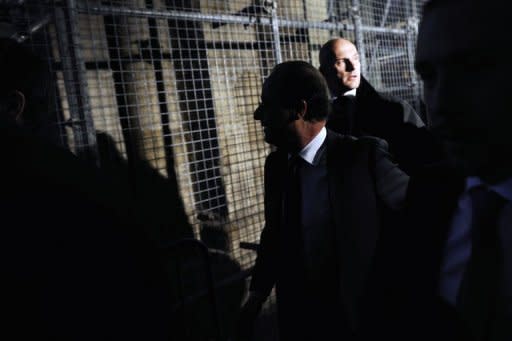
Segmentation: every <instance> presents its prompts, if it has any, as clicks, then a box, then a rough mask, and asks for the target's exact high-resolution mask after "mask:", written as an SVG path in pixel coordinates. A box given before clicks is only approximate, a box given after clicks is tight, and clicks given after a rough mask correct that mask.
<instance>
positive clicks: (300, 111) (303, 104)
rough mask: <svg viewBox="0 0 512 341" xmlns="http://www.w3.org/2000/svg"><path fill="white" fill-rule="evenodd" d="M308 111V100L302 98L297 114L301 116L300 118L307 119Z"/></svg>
mask: <svg viewBox="0 0 512 341" xmlns="http://www.w3.org/2000/svg"><path fill="white" fill-rule="evenodd" d="M307 112H308V102H306V101H305V100H303V99H301V100H300V101H299V103H298V106H297V115H298V116H299V118H302V119H305V118H304V117H306V113H307Z"/></svg>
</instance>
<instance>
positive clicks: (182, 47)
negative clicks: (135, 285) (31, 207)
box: [0, 0, 420, 340]
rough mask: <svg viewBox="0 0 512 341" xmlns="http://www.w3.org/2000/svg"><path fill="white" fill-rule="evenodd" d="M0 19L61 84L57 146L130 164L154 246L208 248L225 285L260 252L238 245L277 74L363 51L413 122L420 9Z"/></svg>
mask: <svg viewBox="0 0 512 341" xmlns="http://www.w3.org/2000/svg"><path fill="white" fill-rule="evenodd" d="M1 5H2V7H1V10H2V11H1V13H0V20H1V21H2V22H4V23H9V24H10V25H11V26H12V30H13V31H12V32H10V33H8V34H7V33H2V34H3V35H9V36H12V37H14V38H16V39H18V40H20V41H25V42H27V43H29V44H30V45H31V46H32V47H33V48H34V50H35V51H36V52H37V53H38V54H39V55H41V56H42V57H43V58H45V60H47V61H48V65H49V68H50V69H51V71H52V74H53V75H54V78H55V80H56V86H55V93H54V96H53V100H52V101H51V104H50V105H49V108H48V112H49V113H52V114H54V115H53V116H55V117H56V122H57V124H56V127H57V128H58V131H59V134H58V137H59V140H60V143H61V144H62V145H64V146H67V147H68V148H70V149H71V150H72V151H74V152H75V153H76V154H78V155H80V156H82V157H84V158H87V159H90V160H92V161H94V162H96V163H97V164H98V165H99V166H101V167H104V168H105V167H106V168H109V169H114V170H116V169H118V168H115V167H112V163H113V162H114V161H115V162H118V163H120V164H125V165H126V167H128V169H129V172H128V174H129V176H128V179H129V181H128V182H127V184H126V186H131V187H134V188H136V192H137V193H138V194H139V195H141V198H140V201H141V203H143V204H144V205H146V206H148V207H146V208H144V209H145V210H146V212H149V213H147V217H148V219H149V220H151V221H152V220H155V221H158V224H154V226H158V228H157V229H155V231H152V232H151V233H152V236H153V237H154V238H155V240H157V241H158V242H161V243H165V242H167V241H169V240H170V239H176V238H180V237H184V236H194V237H195V238H198V239H201V240H203V241H204V242H205V243H206V244H207V245H208V246H209V247H211V248H212V249H216V250H217V252H220V253H222V254H223V255H224V256H223V257H219V258H222V260H223V261H224V262H226V259H229V262H230V264H229V266H228V268H230V269H231V270H230V271H224V272H223V271H218V273H217V277H216V278H217V280H219V281H222V280H226V279H229V278H232V277H236V272H237V271H244V270H247V269H249V268H250V267H251V266H252V265H253V263H254V258H255V252H254V251H253V250H247V249H243V248H240V242H249V243H256V242H258V239H259V235H260V232H261V229H262V227H263V224H264V217H263V165H264V160H265V156H266V155H267V154H268V153H269V151H270V148H269V147H268V146H267V145H266V144H265V143H264V142H263V135H262V131H261V128H260V126H259V123H257V122H255V121H254V120H253V117H252V113H253V111H254V109H255V107H256V106H257V104H258V102H259V96H260V90H261V84H262V82H263V80H264V79H265V77H266V76H267V75H268V74H269V73H270V71H271V69H272V67H273V66H274V65H275V64H276V63H279V62H281V61H286V60H293V59H300V60H306V61H309V62H311V63H312V64H313V65H315V66H318V52H319V49H320V47H321V46H322V44H323V43H324V42H326V41H327V40H328V39H330V38H332V37H337V36H343V37H346V38H348V39H350V40H352V41H354V42H355V43H356V44H357V46H358V48H359V50H360V52H361V56H362V58H361V61H362V64H363V70H365V71H364V74H365V76H366V77H367V78H368V79H369V81H370V82H371V83H372V84H373V85H374V86H375V87H376V88H377V89H378V90H381V91H383V92H386V93H390V94H393V95H396V96H398V97H400V98H402V99H405V100H407V101H409V103H411V104H412V105H413V106H415V107H416V108H419V101H420V84H419V82H418V80H417V77H416V74H415V72H414V69H413V58H414V56H413V54H414V49H415V45H414V44H415V37H416V34H417V23H418V18H419V13H418V12H419V5H420V4H419V3H417V2H416V1H410V0H396V1H391V0H360V1H359V0H344V1H343V0H339V1H334V0H281V1H267V0H234V1H223V0H103V1H100V0H89V1H86V0H65V1H28V0H27V1H4V2H1ZM139 164H144V165H146V166H147V168H145V169H152V170H156V173H152V176H153V177H155V176H156V177H158V181H156V180H155V181H152V182H151V184H150V185H148V184H147V183H146V182H144V181H142V180H140V178H141V177H142V175H141V174H142V173H140V168H138V165H139ZM144 174H146V173H144ZM166 186H167V187H166ZM163 187H165V190H163V189H162V188H163ZM141 193H142V194H141ZM157 211H158V213H155V212H157ZM154 215H159V218H158V219H157V218H154ZM218 266H219V267H222V265H218ZM233 269H235V270H233ZM238 280H239V281H240V279H238ZM272 302H273V301H272V300H271V301H270V302H269V303H268V304H267V305H266V309H267V311H269V312H270V313H271V312H273V308H272V306H273V303H272ZM221 305H222V302H221ZM267 316H272V315H271V314H270V315H267ZM264 320H265V321H264V322H261V324H260V327H261V329H262V330H264V329H265V328H267V331H268V329H269V328H270V329H272V331H271V334H272V335H273V336H271V337H269V336H268V334H267V335H266V336H262V338H263V339H266V340H269V339H272V338H276V336H275V335H276V332H275V321H274V322H272V321H270V320H271V319H270V320H269V319H268V318H265V319H264ZM269 321H270V322H269ZM269 326H270V327H269Z"/></svg>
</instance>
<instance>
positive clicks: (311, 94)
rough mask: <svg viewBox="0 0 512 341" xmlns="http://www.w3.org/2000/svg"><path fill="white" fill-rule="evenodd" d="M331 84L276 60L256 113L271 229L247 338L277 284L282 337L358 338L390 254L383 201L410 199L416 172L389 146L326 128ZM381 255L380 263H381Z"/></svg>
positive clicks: (255, 280) (394, 203) (391, 205)
mask: <svg viewBox="0 0 512 341" xmlns="http://www.w3.org/2000/svg"><path fill="white" fill-rule="evenodd" d="M328 91H329V90H328V88H327V84H326V82H325V80H324V78H323V77H322V75H321V74H320V72H319V71H318V70H316V69H315V68H314V67H313V66H311V65H310V64H308V63H305V62H301V61H292V62H285V63H282V64H279V65H277V66H276V67H275V68H274V70H273V71H272V73H271V74H270V76H269V77H268V78H267V79H266V81H265V83H264V84H263V90H262V104H261V105H260V106H259V107H258V108H257V110H256V111H255V113H254V118H255V119H256V120H259V121H261V124H262V126H263V128H264V131H265V140H266V142H268V143H270V144H273V145H275V146H276V147H277V151H275V152H273V153H271V154H270V155H269V156H268V158H267V160H266V163H265V227H264V229H263V232H262V235H261V239H260V246H259V249H258V256H257V260H256V265H255V269H254V273H253V277H252V281H251V292H250V295H249V298H248V301H247V302H246V304H245V305H244V308H243V310H242V315H241V323H240V331H241V334H245V335H244V336H245V337H248V335H250V333H251V328H252V323H253V322H254V318H255V317H256V315H257V314H258V312H259V310H260V309H261V305H262V303H263V302H264V301H265V299H266V298H267V297H268V295H269V293H270V291H271V289H272V287H273V286H274V285H276V295H277V305H278V318H279V329H280V336H281V337H280V339H281V340H327V339H332V337H333V336H334V337H336V338H338V339H343V340H355V339H357V337H358V334H359V332H360V329H361V328H364V326H365V325H366V323H367V321H366V319H365V311H366V310H368V309H372V305H373V302H372V301H373V300H371V299H369V297H372V295H373V294H371V293H372V292H373V290H374V288H375V287H378V283H380V279H379V278H377V277H376V276H377V274H378V273H379V272H377V271H375V269H377V268H378V267H379V266H384V264H385V263H384V259H385V254H383V253H382V252H383V251H384V250H383V249H381V247H380V246H378V245H379V242H378V240H379V239H380V238H381V237H382V235H383V234H385V233H386V232H385V230H384V229H382V228H381V224H380V209H379V207H380V206H382V208H385V209H391V210H396V209H399V207H400V206H401V205H402V204H403V200H404V197H405V191H406V187H407V183H408V176H406V175H405V174H404V173H403V172H402V171H400V170H399V169H398V168H397V167H396V165H395V164H393V163H392V162H391V161H390V159H389V155H388V154H387V152H386V144H385V143H384V142H383V141H382V140H378V139H374V138H364V139H355V138H353V137H350V136H341V135H338V134H336V133H333V132H331V131H329V130H327V129H326V128H325V122H326V117H327V115H328V110H329V93H328ZM379 262H382V263H379Z"/></svg>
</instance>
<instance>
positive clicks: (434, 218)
mask: <svg viewBox="0 0 512 341" xmlns="http://www.w3.org/2000/svg"><path fill="white" fill-rule="evenodd" d="M464 179H465V178H464V177H463V176H462V175H461V174H459V173H458V172H457V171H455V170H454V169H452V168H450V167H448V166H436V167H429V168H426V169H424V170H423V171H422V172H419V173H418V174H417V175H416V176H414V177H411V179H410V182H409V187H408V192H407V199H406V202H407V204H406V207H405V214H406V220H407V222H408V228H407V229H404V231H403V233H402V234H401V239H397V240H395V242H396V244H395V245H396V246H395V248H398V249H400V250H401V251H400V252H401V253H403V255H404V257H402V259H401V260H400V262H401V265H400V266H399V267H400V268H402V269H403V270H402V271H400V274H401V277H397V283H396V287H397V288H400V289H398V290H397V292H398V294H399V295H400V296H401V297H400V298H396V299H395V302H400V303H397V304H395V306H394V308H395V309H397V310H395V311H393V312H392V313H389V314H387V315H386V316H383V317H384V319H382V320H381V323H382V328H381V336H382V334H384V332H382V330H383V329H385V328H387V331H386V334H388V335H389V336H390V337H392V338H393V339H394V340H461V341H462V340H466V341H467V340H469V341H470V340H473V338H472V337H471V335H470V334H469V333H470V332H469V330H468V328H467V326H465V325H464V323H463V322H462V321H461V320H460V317H459V315H458V313H457V312H456V310H455V308H454V307H453V306H451V305H449V304H448V303H446V302H444V300H443V299H442V298H441V297H440V295H439V282H440V269H441V266H442V262H443V252H444V247H445V244H446V240H447V238H448V237H449V230H450V227H451V224H452V219H453V215H454V213H455V210H456V209H457V205H458V202H459V197H460V195H461V194H462V193H463V191H464V189H465V186H464V183H465V181H464ZM395 313H396V314H395ZM397 325H398V326H399V327H398V328H394V329H393V328H391V327H390V326H397ZM508 325H510V324H508ZM504 327H505V328H508V327H507V326H506V324H505V325H504ZM500 332H508V333H510V331H509V330H508V331H505V330H502V331H500ZM500 335H501V334H500Z"/></svg>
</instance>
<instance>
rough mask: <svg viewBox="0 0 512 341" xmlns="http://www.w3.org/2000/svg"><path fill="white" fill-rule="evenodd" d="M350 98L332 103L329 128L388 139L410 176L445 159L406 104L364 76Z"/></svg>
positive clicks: (348, 133)
mask: <svg viewBox="0 0 512 341" xmlns="http://www.w3.org/2000/svg"><path fill="white" fill-rule="evenodd" d="M347 97H350V96H340V97H338V98H337V99H336V100H335V101H334V102H333V105H332V113H331V115H330V116H329V120H328V122H327V127H328V128H329V129H332V130H333V131H336V132H338V133H340V134H347V135H352V136H356V137H359V136H366V135H369V136H376V137H379V138H382V139H385V140H386V141H387V142H388V143H389V151H390V153H391V154H392V155H393V156H394V157H395V160H396V162H397V163H398V165H399V166H400V168H401V169H403V170H404V171H405V172H406V173H407V174H409V175H413V174H414V173H415V172H416V171H417V170H418V169H421V168H423V167H424V166H426V165H430V164H433V163H437V162H438V161H439V160H441V159H442V158H443V155H444V152H443V149H442V146H441V144H440V143H439V141H437V139H436V138H435V137H434V136H432V135H431V134H430V132H429V131H428V129H427V127H426V126H425V124H424V123H423V121H422V120H421V118H420V117H419V116H418V114H416V112H415V111H414V109H413V108H412V107H411V106H410V105H409V104H408V103H407V102H405V101H403V100H400V99H397V98H395V97H392V96H389V95H386V94H383V93H379V92H377V91H376V90H375V89H374V88H373V87H372V86H371V85H370V83H368V81H367V80H366V79H365V78H363V77H361V85H360V86H359V88H358V89H357V93H356V96H355V100H353V101H349V100H348V98H347Z"/></svg>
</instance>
